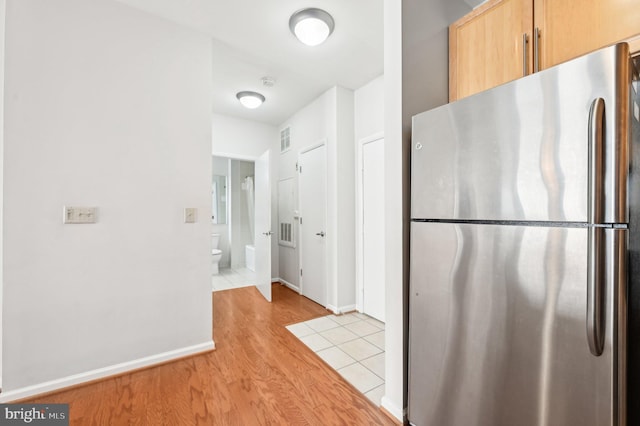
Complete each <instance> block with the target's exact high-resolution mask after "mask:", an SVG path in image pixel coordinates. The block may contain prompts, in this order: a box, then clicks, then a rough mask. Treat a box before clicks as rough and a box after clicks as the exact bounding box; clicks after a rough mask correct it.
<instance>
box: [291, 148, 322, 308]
mask: <svg viewBox="0 0 640 426" xmlns="http://www.w3.org/2000/svg"><path fill="white" fill-rule="evenodd" d="M321 146H324V147H325V157H324V164H325V176H324V184H325V197H327V191H328V189H329V186H328V185H327V183H328V182H327V180H328V179H327V175H326V173H327V163H328V161H327V160H328V158H327V157H328V150H327V149H326V148H327V139H326V138H323V139H320V140H319V141H318V142H316V143H314V144H312V145H308V146H306V147H304V148H301V149H300V150H299V151H298V166H300V165H301V164H302V154H306V153H307V152H309V151H313V150H314V149H316V148H320V147H321ZM298 166H296V172H297V174H298V191H297V192H298V199H297V200H296V201H297V203H296V204H297V206H298V227H299V232H298V247H299V250H298V273H300V270H302V269H303V268H302V266H303V265H302V251H303V250H304V247H303V244H302V233H303V232H304V221H303V222H302V223H301V222H300V219H301V218H304V211H303V210H302V205H301V203H300V186H301V185H300V179H301V177H300V174H301V173H300V167H298ZM327 198H328V197H327ZM324 223H325V228H326V227H327V203H326V200H325V207H324ZM325 232H326V231H325ZM326 241H327V240H325V245H324V260H325V262H324V269H325V274H324V283H323V284H324V300H325V305H324V307H325V308H326V307H327V306H329V289H328V285H327V275H328V274H327V259H328V258H329V250H328V247H329V244H327V243H326ZM298 278H299V280H300V281H299V282H300V287H299V288H300V291H299V293H300V294H301V295H302V292H303V288H304V287H303V286H304V275H298Z"/></svg>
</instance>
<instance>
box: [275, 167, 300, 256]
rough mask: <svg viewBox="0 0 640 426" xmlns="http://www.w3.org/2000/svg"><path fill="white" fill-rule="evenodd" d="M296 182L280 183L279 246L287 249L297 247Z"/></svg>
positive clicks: (290, 179) (291, 180)
mask: <svg viewBox="0 0 640 426" xmlns="http://www.w3.org/2000/svg"><path fill="white" fill-rule="evenodd" d="M294 182H295V181H294V179H293V178H287V179H281V180H280V181H278V224H279V226H278V244H279V245H281V246H285V247H295V246H296V235H295V232H296V226H295V222H296V220H295V217H294V212H293V208H294V186H293V185H294Z"/></svg>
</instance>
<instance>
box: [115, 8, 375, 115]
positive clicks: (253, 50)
mask: <svg viewBox="0 0 640 426" xmlns="http://www.w3.org/2000/svg"><path fill="white" fill-rule="evenodd" d="M117 1H119V2H121V3H125V4H127V5H130V6H133V7H135V8H137V9H141V10H144V11H146V12H149V13H152V14H154V15H158V16H161V17H163V18H166V19H168V20H171V21H174V22H177V23H179V24H182V25H185V26H188V27H191V28H193V29H196V30H198V31H201V32H203V33H206V34H208V35H210V36H211V37H212V38H213V39H214V40H213V43H212V49H213V84H214V95H213V96H214V100H213V111H214V112H216V113H220V114H226V115H232V116H235V117H239V118H244V119H248V120H254V121H260V122H265V123H270V124H273V125H279V124H282V123H283V122H284V121H285V120H286V119H287V118H288V117H290V116H291V115H292V114H293V113H295V112H296V111H297V110H299V109H300V108H302V107H303V106H305V105H306V104H308V103H309V102H311V101H312V100H313V99H315V98H316V97H317V96H319V95H320V94H321V93H322V92H324V91H325V90H327V89H329V88H330V87H332V86H334V85H340V86H343V87H346V88H349V89H353V90H355V89H357V88H359V87H361V86H363V85H364V84H366V83H367V82H369V81H370V80H372V79H374V78H375V77H377V76H379V75H381V74H382V73H383V59H384V56H383V55H384V54H383V36H384V31H383V16H382V14H383V10H382V9H383V0H316V1H315V2H312V3H309V2H307V1H302V0H117ZM305 7H318V8H321V9H324V10H326V11H327V12H329V13H330V14H331V15H332V16H333V18H334V20H335V30H334V32H333V34H332V35H331V37H329V39H328V40H327V41H326V42H325V43H324V44H322V45H320V46H316V47H309V46H306V45H303V44H302V43H300V42H299V41H298V40H297V39H296V38H295V37H294V36H293V34H291V32H290V31H289V17H290V16H291V15H292V14H293V13H294V12H295V11H297V10H299V9H302V8H305ZM264 76H270V77H273V78H275V80H276V84H275V85H274V86H273V87H265V86H263V84H262V81H261V78H262V77H264ZM242 90H254V91H257V92H260V93H262V94H263V95H264V96H265V97H266V98H267V100H266V102H265V103H264V105H262V106H261V107H260V108H258V109H255V110H248V109H245V108H243V107H242V106H240V104H239V102H238V101H237V100H236V98H235V94H236V93H237V92H239V91H242Z"/></svg>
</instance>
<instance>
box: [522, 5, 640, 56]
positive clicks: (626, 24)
mask: <svg viewBox="0 0 640 426" xmlns="http://www.w3.org/2000/svg"><path fill="white" fill-rule="evenodd" d="M535 23H536V26H537V27H539V28H540V31H541V36H540V66H541V68H549V67H551V66H553V65H556V64H559V63H561V62H565V61H567V60H569V59H572V58H575V57H577V56H581V55H583V54H585V53H588V52H591V51H593V50H596V49H599V48H601V47H604V46H608V45H610V44H613V43H616V42H619V41H623V40H625V39H628V38H630V37H632V36H634V35H636V34H638V33H640V2H638V1H637V0H580V2H576V1H575V0H535Z"/></svg>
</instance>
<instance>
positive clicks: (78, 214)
mask: <svg viewBox="0 0 640 426" xmlns="http://www.w3.org/2000/svg"><path fill="white" fill-rule="evenodd" d="M97 221H98V208H97V207H73V206H64V211H63V217H62V223H65V224H82V223H96V222H97Z"/></svg>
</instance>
